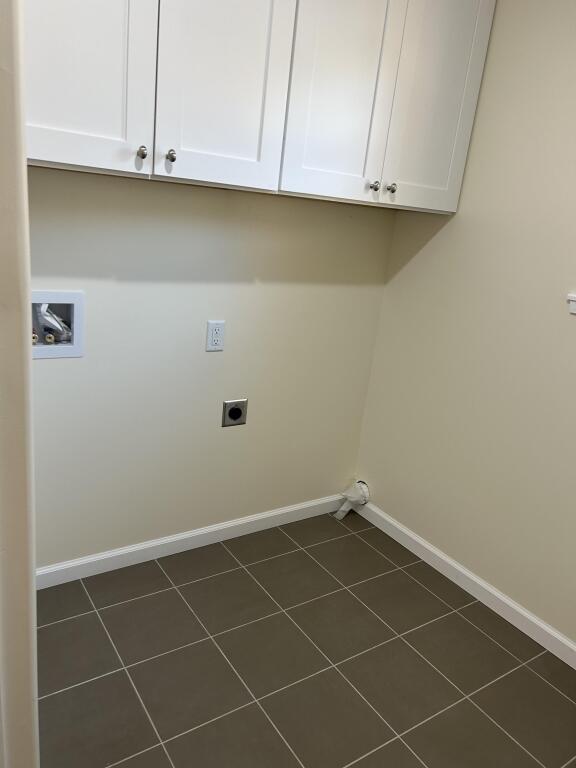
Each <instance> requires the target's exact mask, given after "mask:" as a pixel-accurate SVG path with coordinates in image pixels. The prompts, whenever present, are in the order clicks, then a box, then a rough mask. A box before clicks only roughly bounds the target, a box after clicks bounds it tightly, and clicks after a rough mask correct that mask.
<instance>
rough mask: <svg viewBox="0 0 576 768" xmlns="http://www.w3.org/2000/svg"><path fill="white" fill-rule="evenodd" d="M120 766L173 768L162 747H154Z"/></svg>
mask: <svg viewBox="0 0 576 768" xmlns="http://www.w3.org/2000/svg"><path fill="white" fill-rule="evenodd" d="M118 768H172V766H171V765H170V762H169V760H168V758H167V757H166V753H165V752H164V750H163V749H162V747H154V749H150V750H148V752H144V753H143V754H141V755H136V757H132V758H131V759H130V760H125V761H124V762H123V763H120V765H119V766H118Z"/></svg>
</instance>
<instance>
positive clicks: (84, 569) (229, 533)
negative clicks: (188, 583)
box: [36, 495, 342, 589]
mask: <svg viewBox="0 0 576 768" xmlns="http://www.w3.org/2000/svg"><path fill="white" fill-rule="evenodd" d="M341 503H342V496H340V495H334V496H325V497H324V498H321V499H314V500H312V501H305V502H302V503H301V504H293V505H292V506H289V507H280V508H279V509H273V510H271V511H270V512H262V513H260V514H257V515H250V516H248V517H240V518H237V519H236V520H228V521H226V522H224V523H217V524H216V525H209V526H207V527H205V528H196V529H195V530H192V531H186V532H184V533H177V534H175V535H173V536H165V537H163V538H161V539H153V540H152V541H144V542H142V543H140V544H133V545H130V546H127V547H120V548H119V549H111V550H109V551H108V552H98V553H96V554H94V555H88V556H87V557H79V558H76V559H75V560H68V561H66V562H63V563H55V564H54V565H47V566H44V567H42V568H38V569H37V570H36V587H37V588H38V589H43V588H44V587H53V586H55V585H56V584H64V583H65V582H67V581H74V580H75V579H81V578H85V577H86V576H94V575H96V574H98V573H104V572H106V571H113V570H115V569H116V568H124V567H126V566H127V565H136V564H137V563H143V562H144V561H146V560H154V559H155V558H157V557H165V556H166V555H174V554H176V553H177V552H184V551H185V550H187V549H195V548H196V547H204V546H206V545H207V544H215V543H216V542H219V541H226V540H227V539H233V538H235V537H236V536H244V535H246V534H247V533H255V532H256V531H263V530H266V529H267V528H274V527H275V526H277V525H284V524H286V523H292V522H295V521H296V520H304V519H305V518H308V517H315V516H316V515H326V514H329V513H330V512H335V511H336V510H337V509H338V507H339V506H340V504H341Z"/></svg>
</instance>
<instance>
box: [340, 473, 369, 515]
mask: <svg viewBox="0 0 576 768" xmlns="http://www.w3.org/2000/svg"><path fill="white" fill-rule="evenodd" d="M342 495H343V496H344V503H343V504H342V506H341V507H340V509H339V510H338V511H337V512H336V513H335V514H334V517H335V518H336V519H337V520H343V519H344V517H346V515H347V514H348V512H350V511H351V510H352V509H355V508H356V507H363V506H364V504H367V503H368V502H369V501H370V488H368V484H367V483H365V482H364V480H355V481H354V482H353V483H352V485H349V486H348V488H346V490H345V491H344V493H343V494H342Z"/></svg>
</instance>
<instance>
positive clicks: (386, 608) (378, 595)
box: [352, 571, 450, 632]
mask: <svg viewBox="0 0 576 768" xmlns="http://www.w3.org/2000/svg"><path fill="white" fill-rule="evenodd" d="M352 592H354V594H355V595H358V597H359V598H360V600H362V602H364V603H366V605H367V606H368V607H369V608H371V609H372V610H373V611H375V612H376V613H377V614H378V616H380V617H381V618H382V619H384V621H385V622H386V623H387V624H389V625H390V626H391V627H392V629H394V630H395V631H396V632H406V631H407V630H409V629H413V628H414V627H418V626H420V625H421V624H424V623H426V622H427V621H431V620H432V619H436V618H438V617H439V616H442V615H443V614H445V613H447V612H448V611H449V610H450V609H449V608H447V607H446V606H445V605H444V603H441V602H440V600H438V599H437V598H436V597H434V595H431V594H430V592H428V590H427V589H424V587H421V586H420V584H417V583H416V582H415V581H414V580H413V579H411V578H410V577H409V576H407V575H406V574H405V573H403V572H402V571H394V572H393V573H388V574H386V575H384V576H380V578H378V579H373V580H372V581H367V582H366V583H365V584H359V585H358V586H356V587H352Z"/></svg>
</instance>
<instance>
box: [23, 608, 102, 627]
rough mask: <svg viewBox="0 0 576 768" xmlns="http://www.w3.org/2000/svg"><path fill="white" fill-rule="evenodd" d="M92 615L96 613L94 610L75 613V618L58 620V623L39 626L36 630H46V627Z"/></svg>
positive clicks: (68, 617) (53, 622)
mask: <svg viewBox="0 0 576 768" xmlns="http://www.w3.org/2000/svg"><path fill="white" fill-rule="evenodd" d="M91 613H94V611H93V610H90V611H82V613H75V614H74V615H73V616H66V618H64V619H57V620H56V621H49V622H47V623H46V624H37V625H36V629H44V627H53V626H54V624H63V623H64V622H65V621H70V620H71V619H79V618H80V616H89V615H90V614H91Z"/></svg>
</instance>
